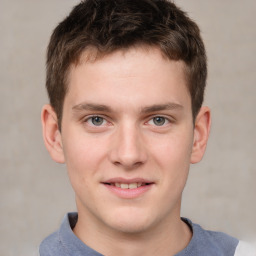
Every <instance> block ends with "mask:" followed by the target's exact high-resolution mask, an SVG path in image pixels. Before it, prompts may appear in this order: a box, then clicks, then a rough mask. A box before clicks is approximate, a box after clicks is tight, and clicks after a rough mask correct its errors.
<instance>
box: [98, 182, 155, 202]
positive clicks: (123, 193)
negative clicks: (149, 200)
mask: <svg viewBox="0 0 256 256" xmlns="http://www.w3.org/2000/svg"><path fill="white" fill-rule="evenodd" d="M103 185H104V186H105V187H106V188H107V189H108V190H110V191H111V192H112V193H114V194H115V195H117V196H118V197H120V198H125V199H133V198H137V197H139V196H141V195H143V194H145V193H146V192H147V191H149V190H150V189H151V188H152V186H153V184H150V185H145V186H140V187H138V188H133V189H122V188H119V187H116V186H112V185H108V184H103Z"/></svg>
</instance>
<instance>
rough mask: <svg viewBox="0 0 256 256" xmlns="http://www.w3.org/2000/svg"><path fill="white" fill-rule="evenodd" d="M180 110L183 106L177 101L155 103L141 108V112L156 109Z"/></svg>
mask: <svg viewBox="0 0 256 256" xmlns="http://www.w3.org/2000/svg"><path fill="white" fill-rule="evenodd" d="M176 109H177V110H181V109H183V106H182V105H180V104H177V103H173V102H170V103H166V104H156V105H152V106H148V107H144V108H142V110H141V112H142V113H145V114H147V113H151V112H157V111H163V110H176Z"/></svg>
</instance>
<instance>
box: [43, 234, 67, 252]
mask: <svg viewBox="0 0 256 256" xmlns="http://www.w3.org/2000/svg"><path fill="white" fill-rule="evenodd" d="M39 254H40V256H59V255H62V256H64V255H65V252H63V250H62V246H61V241H60V239H59V236H58V232H55V233H53V234H51V235H49V236H48V237H46V238H45V239H44V240H43V241H42V243H41V244H40V247H39Z"/></svg>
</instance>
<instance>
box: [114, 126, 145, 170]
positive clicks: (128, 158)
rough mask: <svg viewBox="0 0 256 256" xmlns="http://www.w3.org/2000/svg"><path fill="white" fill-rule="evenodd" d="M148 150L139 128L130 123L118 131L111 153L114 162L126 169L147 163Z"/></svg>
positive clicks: (120, 127)
mask: <svg viewBox="0 0 256 256" xmlns="http://www.w3.org/2000/svg"><path fill="white" fill-rule="evenodd" d="M146 158H147V156H146V150H145V147H144V143H143V137H142V134H141V131H140V129H139V127H138V126H137V125H136V124H134V123H132V122H129V121H126V122H124V123H123V124H122V125H120V126H119V127H118V129H117V131H116V134H115V138H114V143H113V148H112V152H111V159H112V162H114V163H115V164H119V165H122V166H123V167H126V168H131V167H133V166H135V165H136V166H137V165H141V164H142V163H144V162H145V161H146Z"/></svg>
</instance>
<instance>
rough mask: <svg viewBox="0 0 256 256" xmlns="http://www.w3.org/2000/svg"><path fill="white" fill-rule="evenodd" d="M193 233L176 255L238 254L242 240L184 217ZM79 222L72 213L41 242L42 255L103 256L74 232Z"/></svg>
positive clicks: (229, 255) (226, 255)
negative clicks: (203, 226)
mask: <svg viewBox="0 0 256 256" xmlns="http://www.w3.org/2000/svg"><path fill="white" fill-rule="evenodd" d="M183 221H185V222H186V223H187V224H188V225H189V226H190V227H191V230H192V232H193V236H192V239H191V241H190V243H189V244H188V246H187V247H186V248H185V249H184V250H182V251H181V252H179V253H178V254H176V255H175V256H234V255H237V253H236V249H237V247H238V244H239V241H238V240H237V239H236V238H233V237H231V236H229V235H226V234H224V233H221V232H213V231H208V230H204V229H202V228H201V227H200V226H199V225H197V224H193V223H192V222H191V221H190V220H188V219H184V218H183ZM76 222H77V213H68V214H67V215H66V216H65V217H64V220H63V222H62V224H61V227H60V229H59V230H58V231H57V232H55V233H53V234H51V235H50V236H48V237H47V238H46V239H45V240H44V241H43V242H42V243H41V245H40V248H39V252H40V256H102V254H100V253H98V252H96V251H95V250H93V249H92V248H90V247H88V246H87V245H86V244H84V243H83V242H82V241H81V240H80V239H79V238H78V237H77V236H76V235H75V234H74V233H73V231H72V229H73V228H74V226H75V225H76Z"/></svg>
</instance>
